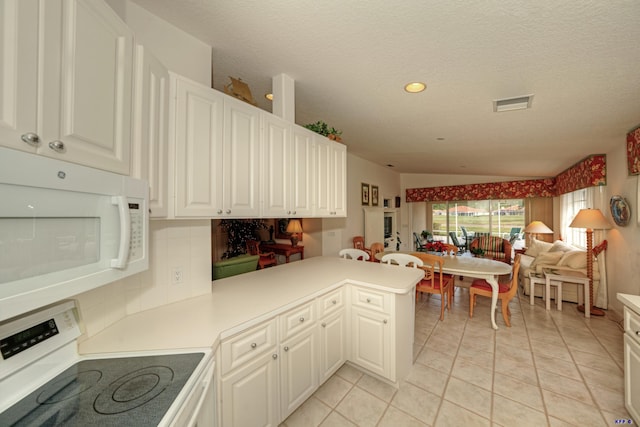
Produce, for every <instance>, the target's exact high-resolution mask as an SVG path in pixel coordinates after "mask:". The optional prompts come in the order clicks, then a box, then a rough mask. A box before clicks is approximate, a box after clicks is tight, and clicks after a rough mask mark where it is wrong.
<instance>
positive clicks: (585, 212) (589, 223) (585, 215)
mask: <svg viewBox="0 0 640 427" xmlns="http://www.w3.org/2000/svg"><path fill="white" fill-rule="evenodd" d="M569 227H572V228H586V229H587V277H588V278H589V301H590V302H591V307H590V308H589V312H590V313H591V314H592V315H594V316H604V311H602V310H600V309H599V308H596V307H594V306H593V230H607V229H609V228H611V223H610V222H609V220H607V219H606V218H605V217H604V215H602V212H600V209H580V212H578V214H577V215H576V216H575V218H573V221H571V224H569ZM578 310H580V311H582V312H584V306H578Z"/></svg>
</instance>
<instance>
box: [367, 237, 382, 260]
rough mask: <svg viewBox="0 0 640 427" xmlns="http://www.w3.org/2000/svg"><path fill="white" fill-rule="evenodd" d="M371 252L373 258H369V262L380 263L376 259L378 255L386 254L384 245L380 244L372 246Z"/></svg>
mask: <svg viewBox="0 0 640 427" xmlns="http://www.w3.org/2000/svg"><path fill="white" fill-rule="evenodd" d="M370 250H371V258H369V261H373V262H380V260H379V259H377V258H376V254H379V253H383V252H384V244H383V243H380V242H374V243H372V244H371V248H370Z"/></svg>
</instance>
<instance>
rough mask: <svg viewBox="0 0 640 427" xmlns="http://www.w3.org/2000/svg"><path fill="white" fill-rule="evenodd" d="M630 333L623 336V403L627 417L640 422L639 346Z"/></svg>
mask: <svg viewBox="0 0 640 427" xmlns="http://www.w3.org/2000/svg"><path fill="white" fill-rule="evenodd" d="M625 315H626V314H625ZM632 333H636V331H627V332H626V333H625V334H624V403H625V407H626V408H627V411H629V415H631V417H632V418H633V419H634V420H640V344H639V343H638V341H637V340H636V339H635V338H633V337H632V335H631V334H632Z"/></svg>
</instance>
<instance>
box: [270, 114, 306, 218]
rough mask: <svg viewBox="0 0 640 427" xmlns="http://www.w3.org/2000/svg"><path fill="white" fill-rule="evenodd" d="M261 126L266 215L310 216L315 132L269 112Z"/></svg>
mask: <svg viewBox="0 0 640 427" xmlns="http://www.w3.org/2000/svg"><path fill="white" fill-rule="evenodd" d="M262 126H263V128H262V132H263V135H262V150H263V153H264V156H263V159H264V163H263V174H262V176H263V180H262V183H263V187H262V197H263V211H262V214H263V216H266V217H305V216H307V217H308V216H311V215H312V212H313V211H312V206H311V202H312V184H311V183H312V178H313V173H312V171H313V135H312V134H311V133H310V132H309V131H307V130H306V129H304V128H301V127H299V126H295V125H293V124H291V123H290V122H287V121H285V120H283V119H281V118H279V117H277V116H274V115H272V114H269V113H263V114H262Z"/></svg>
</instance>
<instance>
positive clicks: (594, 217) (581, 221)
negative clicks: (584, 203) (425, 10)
mask: <svg viewBox="0 0 640 427" xmlns="http://www.w3.org/2000/svg"><path fill="white" fill-rule="evenodd" d="M569 227H572V228H586V229H592V230H607V229H609V228H611V223H610V222H609V220H608V219H607V218H605V217H604V215H602V212H600V209H580V212H578V214H577V215H576V216H575V218H573V221H571V224H569Z"/></svg>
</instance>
